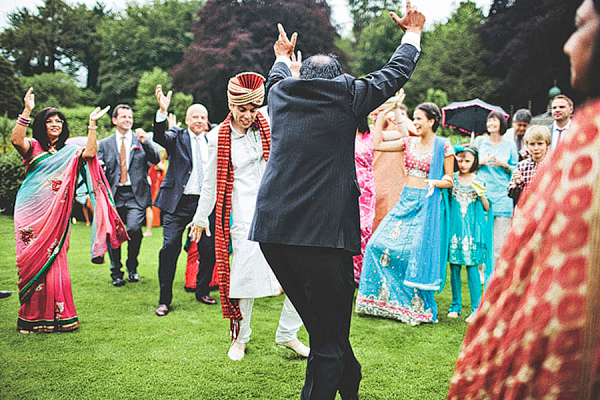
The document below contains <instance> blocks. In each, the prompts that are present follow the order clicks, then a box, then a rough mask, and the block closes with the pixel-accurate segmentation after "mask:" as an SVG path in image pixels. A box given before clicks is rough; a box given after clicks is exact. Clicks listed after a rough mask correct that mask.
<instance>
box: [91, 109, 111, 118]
mask: <svg viewBox="0 0 600 400" xmlns="http://www.w3.org/2000/svg"><path fill="white" fill-rule="evenodd" d="M109 108H110V106H106V107H104V108H103V109H102V110H101V109H100V107H96V108H95V109H94V111H92V112H91V114H90V122H92V121H93V122H96V121H98V120H99V119H100V118H102V117H103V116H104V115H105V114H106V113H107V112H108V109H109Z"/></svg>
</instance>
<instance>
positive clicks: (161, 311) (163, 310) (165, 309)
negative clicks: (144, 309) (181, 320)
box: [155, 304, 169, 317]
mask: <svg viewBox="0 0 600 400" xmlns="http://www.w3.org/2000/svg"><path fill="white" fill-rule="evenodd" d="M155 313H156V315H158V316H159V317H164V316H165V315H167V314H168V313H169V306H168V305H166V304H159V305H158V308H157V309H156V311H155Z"/></svg>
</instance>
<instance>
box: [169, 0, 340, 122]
mask: <svg viewBox="0 0 600 400" xmlns="http://www.w3.org/2000/svg"><path fill="white" fill-rule="evenodd" d="M198 16H199V18H198V20H197V21H196V22H194V25H193V31H194V43H193V44H192V45H191V46H189V47H188V48H187V50H186V52H185V58H184V60H183V62H182V63H181V64H179V65H178V66H177V67H175V68H174V69H173V71H172V76H173V86H174V88H175V89H176V90H179V91H182V92H184V93H191V94H193V95H194V99H195V101H196V102H200V103H202V104H204V105H205V106H206V107H207V108H208V110H209V114H210V118H211V120H212V121H220V120H222V119H223V118H224V117H225V116H226V115H227V112H228V107H227V96H226V88H227V81H228V80H229V78H231V77H232V76H234V75H236V74H238V73H240V72H243V71H254V72H259V73H261V74H263V75H265V76H266V74H267V73H268V71H269V69H270V67H271V65H272V63H273V61H274V55H273V43H274V42H275V40H276V39H277V35H278V31H277V25H276V23H277V22H281V23H282V24H283V26H284V27H285V29H286V31H287V32H288V33H289V34H290V35H291V33H292V32H298V43H297V49H298V50H301V51H302V54H303V55H304V57H305V58H306V57H307V56H309V55H312V54H315V53H332V52H336V47H335V45H334V39H335V38H336V37H337V34H336V32H335V28H334V27H333V26H332V25H331V18H330V17H331V10H330V8H329V6H328V5H327V3H326V2H324V1H321V0H245V1H238V0H226V1H225V0H208V1H207V2H206V4H205V6H204V7H203V8H202V9H201V10H200V12H199V14H198Z"/></svg>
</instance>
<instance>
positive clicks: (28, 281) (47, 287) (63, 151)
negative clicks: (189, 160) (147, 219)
mask: <svg viewBox="0 0 600 400" xmlns="http://www.w3.org/2000/svg"><path fill="white" fill-rule="evenodd" d="M34 106H35V101H34V95H33V88H30V89H29V90H28V91H27V94H26V95H25V109H24V110H23V113H22V114H21V115H19V118H18V120H17V124H16V125H15V128H14V129H13V132H12V137H11V142H12V144H13V145H14V146H15V148H16V149H17V151H18V152H19V153H20V154H21V155H22V156H23V159H24V162H25V165H26V169H25V173H26V176H25V181H24V182H23V184H22V185H21V188H20V189H19V192H18V193H17V198H16V201H15V215H14V223H15V241H16V253H17V269H18V272H19V283H18V286H19V300H20V302H21V308H20V309H19V318H18V322H17V327H18V329H19V330H20V332H22V333H29V332H56V331H71V330H74V329H76V328H77V327H78V326H79V319H78V317H77V313H76V311H75V305H74V303H73V294H72V291H71V279H70V276H69V266H68V262H67V251H68V249H69V224H70V215H71V208H72V205H73V200H74V196H75V189H76V183H77V178H78V176H79V174H82V175H83V177H84V181H85V183H86V186H87V187H88V193H89V195H90V197H91V200H92V204H93V206H94V208H95V211H94V222H93V225H92V258H96V257H100V256H101V255H103V254H104V253H105V252H106V250H107V238H109V243H110V244H111V245H112V246H113V247H115V246H118V245H119V244H120V243H121V242H123V241H125V240H126V239H127V234H126V232H125V229H124V227H123V223H122V222H121V220H120V219H119V217H118V214H117V213H116V210H115V208H114V206H113V204H112V199H111V197H110V196H111V195H110V191H109V189H108V184H107V182H106V178H105V177H104V174H103V173H102V170H101V169H100V166H99V164H98V159H97V158H96V121H97V120H98V119H99V118H100V117H102V116H103V115H104V114H106V112H107V111H108V107H106V108H105V109H103V110H100V108H96V109H95V110H94V111H93V112H92V113H91V114H90V120H89V127H88V137H87V143H86V146H85V149H84V148H81V147H79V146H76V145H71V144H65V141H66V140H67V138H68V136H69V127H68V124H67V121H66V120H65V117H64V115H63V114H62V113H61V112H60V111H58V110H57V109H55V108H45V109H43V110H42V111H40V112H39V113H38V114H37V116H36V117H35V120H34V122H33V139H28V138H26V137H25V133H26V129H27V126H28V125H29V122H30V119H29V115H30V114H31V110H33V108H34Z"/></svg>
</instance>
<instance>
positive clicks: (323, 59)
mask: <svg viewBox="0 0 600 400" xmlns="http://www.w3.org/2000/svg"><path fill="white" fill-rule="evenodd" d="M342 73H343V72H342V66H341V65H340V63H339V61H338V60H337V57H336V56H335V55H334V54H315V55H314V56H311V57H308V58H307V59H306V60H304V61H302V66H301V67H300V78H301V79H314V78H322V79H333V78H335V77H336V76H340V75H341V74H342Z"/></svg>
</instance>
